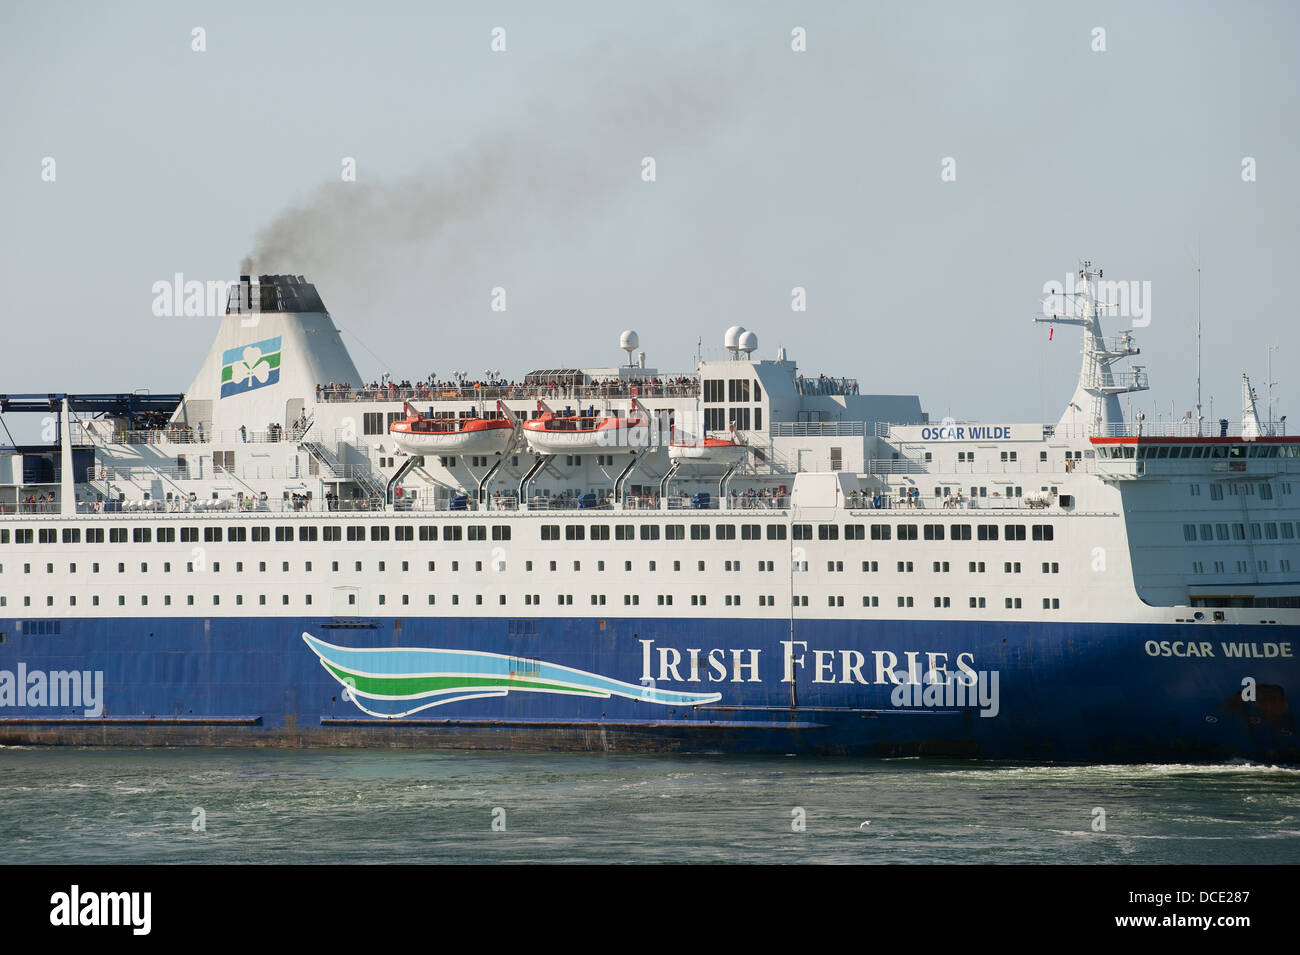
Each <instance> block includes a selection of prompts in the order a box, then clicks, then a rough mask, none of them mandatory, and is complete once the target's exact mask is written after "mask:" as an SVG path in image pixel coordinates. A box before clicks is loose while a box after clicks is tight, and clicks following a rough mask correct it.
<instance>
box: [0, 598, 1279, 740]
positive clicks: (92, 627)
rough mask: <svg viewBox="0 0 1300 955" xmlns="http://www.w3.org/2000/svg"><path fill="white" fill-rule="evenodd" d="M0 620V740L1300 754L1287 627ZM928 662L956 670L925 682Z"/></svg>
mask: <svg viewBox="0 0 1300 955" xmlns="http://www.w3.org/2000/svg"><path fill="white" fill-rule="evenodd" d="M0 633H3V634H4V637H3V642H0V743H4V744H23V743H27V744H39V743H48V744H104V745H169V744H187V743H189V744H211V745H278V746H393V745H397V746H421V747H430V748H436V747H470V748H492V749H592V750H614V751H618V750H627V751H684V752H751V753H760V752H769V753H824V754H861V755H871V756H945V757H948V756H958V757H977V758H990V759H1031V760H1086V761H1107V762H1115V761H1220V760H1226V759H1234V758H1245V759H1251V760H1257V761H1263V762H1271V763H1300V727H1297V720H1296V713H1295V711H1294V710H1293V709H1292V708H1291V706H1290V701H1291V700H1293V699H1300V696H1297V694H1300V663H1298V662H1297V660H1296V659H1295V656H1294V654H1295V653H1296V652H1297V648H1298V646H1297V645H1298V643H1300V642H1298V641H1297V640H1296V632H1295V628H1293V627H1282V626H1263V625H1261V626H1251V627H1233V626H1231V625H1223V624H1218V625H1210V624H1199V625H1185V626H1124V625H1096V624H1050V625H1049V624H1040V623H1035V624H1015V623H1005V622H989V623H979V622H972V621H960V622H948V621H919V622H918V621H903V620H892V621H828V620H822V621H817V620H796V621H795V623H794V626H793V631H792V629H791V625H790V622H789V621H781V620H772V621H755V620H729V619H710V620H696V619H692V620H685V619H677V620H673V619H661V618H622V619H615V618H604V619H602V618H595V617H592V618H572V619H552V618H540V619H505V618H499V617H498V618H438V617H402V618H377V619H366V620H339V619H337V618H322V617H299V618H294V617H273V618H256V617H253V618H249V617H237V618H231V617H226V618H222V617H212V618H208V619H204V618H194V619H172V618H145V617H136V618H117V619H103V618H95V619H85V618H62V619H59V620H42V621H36V620H22V619H14V618H8V619H0ZM967 671H969V673H970V674H972V676H970V677H969V678H968V679H970V680H972V681H974V682H975V684H976V685H973V686H971V687H969V688H965V683H964V680H965V679H967V677H965V674H966V673H967ZM72 673H75V674H77V677H78V678H77V679H72V680H71V681H70V678H69V674H72ZM927 673H936V674H938V675H939V676H942V677H949V676H950V675H951V676H954V677H957V679H951V678H950V679H947V682H946V683H940V684H937V685H933V686H932V689H933V692H932V693H931V694H930V698H929V699H927V698H926V693H925V691H926V689H927V687H928V685H929V684H928V680H930V679H932V678H929V677H927V676H926V674H927ZM992 674H996V678H995V679H996V684H995V685H994V682H993V681H994V678H993V677H992V676H991V675H992ZM977 677H978V679H977ZM896 680H897V681H898V682H897V683H895V681H896ZM96 681H102V683H101V684H100V688H99V689H98V690H97V691H96V690H95V686H96ZM981 681H982V682H981ZM56 684H57V689H56ZM78 684H84V685H78ZM954 684H956V685H958V686H960V687H962V688H963V690H961V691H959V690H954V689H952V687H953V686H954ZM900 686H901V689H899V687H900ZM981 687H982V688H983V689H985V690H991V691H992V692H991V693H988V694H985V696H983V697H981V696H980V695H979V692H978V691H979V690H980V688H981ZM78 691H79V692H80V695H79V696H75V695H72V694H74V693H75V692H78ZM963 691H964V693H965V695H964V696H952V695H949V696H947V697H945V696H944V693H945V692H947V693H950V694H952V693H954V692H963Z"/></svg>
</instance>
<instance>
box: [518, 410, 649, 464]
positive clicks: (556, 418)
mask: <svg viewBox="0 0 1300 955" xmlns="http://www.w3.org/2000/svg"><path fill="white" fill-rule="evenodd" d="M645 424H646V419H645V418H643V417H641V416H640V415H631V416H629V417H626V418H618V417H615V416H613V415H608V416H603V415H557V414H554V413H552V412H550V411H547V412H545V413H543V414H542V415H541V417H538V418H533V419H531V420H529V421H525V422H524V439H525V440H526V441H527V442H528V447H529V449H530V450H532V452H533V453H534V454H574V453H578V452H582V451H596V450H603V449H605V448H627V447H630V446H637V447H641V446H644V444H645V442H644V440H642V441H641V442H640V444H634V443H633V442H632V441H629V440H628V432H629V431H631V430H632V429H633V428H640V427H643V426H645Z"/></svg>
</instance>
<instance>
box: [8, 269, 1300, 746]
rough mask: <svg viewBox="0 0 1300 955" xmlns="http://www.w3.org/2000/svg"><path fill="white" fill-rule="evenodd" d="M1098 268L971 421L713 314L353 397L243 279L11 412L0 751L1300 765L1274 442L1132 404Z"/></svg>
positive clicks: (301, 297)
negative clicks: (527, 362)
mask: <svg viewBox="0 0 1300 955" xmlns="http://www.w3.org/2000/svg"><path fill="white" fill-rule="evenodd" d="M1097 278H1098V272H1097V271H1096V270H1094V269H1093V267H1092V265H1091V264H1090V263H1083V265H1082V266H1081V267H1080V269H1079V270H1078V279H1079V283H1078V289H1079V291H1078V293H1077V295H1076V301H1075V304H1076V305H1077V306H1078V307H1077V308H1071V309H1070V310H1069V311H1068V314H1063V315H1059V316H1043V317H1042V318H1041V319H1040V320H1043V321H1048V322H1055V323H1057V324H1065V325H1073V326H1076V327H1078V328H1080V329H1081V332H1082V355H1083V361H1082V368H1081V371H1080V375H1079V380H1078V384H1077V386H1076V388H1075V390H1074V393H1073V395H1072V396H1071V398H1070V400H1069V402H1068V403H1067V405H1066V408H1065V411H1064V413H1063V414H1062V416H1061V418H1060V420H1058V421H1057V422H1055V423H1051V424H1041V423H1037V424H1024V423H1016V422H990V423H987V424H973V423H969V422H965V421H954V420H951V419H944V420H942V421H935V420H933V419H932V418H931V417H930V416H929V415H927V414H926V413H925V412H924V411H923V410H922V405H921V402H920V399H919V398H918V397H917V396H914V395H882V394H872V393H870V390H869V389H860V388H859V386H858V382H857V381H855V380H852V379H848V378H840V377H826V376H825V375H817V376H816V377H812V376H805V375H803V374H800V372H799V368H798V366H797V364H796V362H795V361H794V359H793V358H792V357H790V356H789V355H787V354H786V352H785V350H784V349H781V350H778V351H776V352H775V357H770V358H767V357H760V356H759V355H758V354H757V352H758V339H757V336H756V334H755V333H754V332H752V331H747V330H745V329H744V328H741V327H740V326H736V327H733V328H731V329H728V330H727V331H726V333H725V335H724V344H725V346H726V351H725V353H723V354H724V357H721V358H719V359H717V360H713V359H709V360H705V359H704V358H700V359H699V360H698V361H697V364H696V367H695V368H694V369H693V370H691V371H690V372H686V373H680V374H678V373H673V374H669V373H661V372H660V371H658V370H657V369H655V368H652V367H648V366H647V364H646V358H645V353H644V352H641V353H640V355H639V356H638V355H636V352H637V350H638V348H639V341H638V339H637V336H636V334H635V333H634V332H625V333H624V334H623V336H622V339H621V341H620V346H621V347H622V348H623V350H624V351H625V352H626V355H627V360H626V362H623V360H622V359H620V360H619V364H617V365H616V366H611V367H578V366H576V365H575V366H574V367H570V368H552V369H540V370H536V371H532V372H530V373H528V374H527V375H525V376H524V377H523V378H522V379H521V380H511V381H508V380H506V379H505V378H503V377H502V376H501V375H500V374H499V373H489V374H487V375H485V376H484V378H483V379H482V380H471V379H470V376H467V375H462V374H458V375H454V376H450V377H448V376H437V375H430V376H428V378H427V379H426V380H424V381H414V382H402V383H400V384H399V383H396V382H392V381H388V380H384V381H382V382H374V383H372V384H370V385H366V384H363V382H364V379H363V378H362V376H361V374H360V373H359V371H358V369H357V367H356V366H355V365H354V364H353V361H352V358H351V357H350V355H349V353H348V350H347V349H346V348H345V347H344V344H343V342H342V340H341V339H340V336H339V332H338V329H337V327H336V326H335V324H334V322H333V320H332V319H331V317H330V315H329V313H328V311H327V310H326V308H325V305H324V304H323V302H322V300H321V298H320V296H319V294H318V293H317V291H316V289H315V288H314V287H313V286H312V285H311V284H309V283H308V282H307V281H305V279H304V278H303V277H302V276H290V275H263V276H260V277H253V276H244V277H242V278H241V280H240V282H239V283H237V284H235V285H233V286H232V287H231V291H230V295H229V300H228V303H227V306H226V311H225V315H224V317H223V318H221V320H220V322H221V324H220V328H219V330H218V332H217V336H216V341H215V343H214V344H213V346H212V348H211V350H210V351H209V353H208V355H207V357H206V358H205V359H204V361H203V363H202V365H201V366H200V368H199V370H198V373H197V375H196V376H195V378H194V380H193V382H192V384H191V385H190V387H189V388H188V389H187V390H186V391H185V393H184V394H170V395H168V394H153V393H148V392H141V391H136V392H131V393H123V394H107V395H104V394H94V395H89V394H71V393H51V394H41V395H31V394H23V395H19V394H11V395H3V396H0V415H4V414H15V413H22V412H30V413H36V414H41V415H44V416H47V417H48V418H49V419H50V420H51V422H52V424H53V428H52V429H51V431H52V433H53V438H54V440H53V441H52V442H51V443H50V444H48V445H40V446H13V447H9V448H5V449H3V450H0V743H4V744H42V743H45V744H105V745H132V746H136V745H171V744H204V745H277V746H423V747H431V748H434V747H472V748H499V749H586V750H633V751H683V752H767V753H830V754H859V755H867V756H879V757H894V756H936V757H975V758H988V759H1033V760H1086V761H1108V762H1113V761H1209V760H1225V759H1233V758H1242V759H1249V760H1258V761H1266V762H1281V763H1296V762H1300V742H1298V739H1297V735H1296V733H1297V726H1296V714H1295V712H1294V711H1293V710H1292V709H1291V708H1290V701H1291V700H1292V699H1300V695H1298V694H1300V665H1298V664H1297V661H1296V652H1297V643H1300V640H1298V639H1297V634H1298V633H1300V550H1298V548H1297V535H1298V534H1300V506H1298V504H1300V493H1298V492H1300V441H1298V440H1297V439H1296V438H1293V437H1289V436H1287V435H1286V434H1285V433H1284V424H1285V418H1283V419H1282V421H1281V422H1280V423H1278V424H1274V423H1273V422H1272V417H1271V415H1268V416H1266V418H1267V420H1261V418H1260V415H1259V413H1258V412H1257V409H1256V407H1255V399H1254V394H1253V392H1252V390H1251V388H1250V385H1249V381H1248V380H1245V379H1244V376H1243V408H1242V414H1241V419H1240V421H1234V422H1229V421H1226V420H1224V421H1219V422H1210V423H1209V424H1208V425H1207V423H1206V422H1205V421H1203V420H1201V419H1200V417H1199V415H1198V416H1197V417H1192V416H1191V415H1190V413H1189V415H1188V417H1187V418H1186V419H1185V420H1182V421H1174V422H1153V423H1149V422H1146V421H1145V420H1144V419H1143V416H1142V415H1140V414H1139V415H1137V416H1136V420H1126V418H1125V415H1124V413H1123V409H1122V406H1121V402H1120V396H1121V395H1125V394H1128V393H1131V392H1137V391H1141V390H1144V389H1145V388H1146V387H1147V377H1146V371H1145V369H1143V368H1141V367H1137V366H1133V365H1132V364H1131V360H1132V359H1133V358H1134V357H1135V356H1137V355H1138V349H1137V346H1136V344H1135V343H1134V340H1133V336H1132V335H1131V334H1123V335H1120V336H1117V337H1106V336H1104V335H1103V330H1102V315H1103V311H1104V303H1102V302H1100V301H1099V296H1098V292H1097V289H1098V282H1097ZM1198 412H1199V408H1198ZM1293 562H1294V564H1295V566H1293Z"/></svg>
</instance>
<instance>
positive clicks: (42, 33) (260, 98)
mask: <svg viewBox="0 0 1300 955" xmlns="http://www.w3.org/2000/svg"><path fill="white" fill-rule="evenodd" d="M1298 11H1300V5H1297V4H1294V3H1285V2H1277V3H1231V4H1229V3H1226V2H1225V3H1217V4H1205V3H1186V2H1168V3H1116V4H1107V3H1089V4H1077V3H1031V2H1025V3H1014V4H1013V3H980V4H976V3H969V2H951V3H888V4H881V3H845V4H833V3H827V2H817V3H803V4H800V3H772V4H765V5H756V4H751V3H734V4H723V3H712V4H700V3H681V4H674V3H665V2H655V3H645V4H639V5H633V4H625V3H620V4H607V3H582V4H579V3H572V4H564V3H545V4H539V3H493V4H450V3H427V2H425V3H414V2H412V3H396V2H392V3H385V2H368V3H242V2H228V0H222V2H220V3H135V4H132V3H108V4H105V3H59V2H40V3H34V2H18V0H5V3H4V5H3V8H2V9H0V109H2V110H3V120H4V136H3V148H2V149H0V195H2V196H3V204H2V205H0V209H3V219H2V224H0V275H3V283H4V295H3V299H0V321H2V322H3V335H2V336H0V392H29V391H42V392H43V391H64V390H67V391H129V390H134V389H140V388H146V389H150V390H153V391H180V390H182V389H183V388H185V387H186V386H187V385H188V383H189V381H190V379H191V378H192V376H193V374H194V372H195V370H196V369H197V368H198V365H199V363H200V361H201V359H202V358H203V356H204V354H205V353H206V351H207V349H208V347H209V344H210V342H211V339H212V336H213V335H214V333H215V330H216V324H217V319H215V318H157V317H154V316H153V314H152V313H151V304H152V302H153V293H152V291H151V287H152V285H153V283H154V282H155V281H158V280H160V279H170V278H171V277H172V275H173V273H176V272H181V273H184V275H185V276H186V278H190V279H199V280H201V281H202V280H207V279H232V278H234V277H235V276H236V274H237V272H238V269H239V265H240V262H241V260H242V259H243V258H244V257H245V256H247V255H249V254H257V255H258V256H259V258H260V260H261V261H260V262H258V264H259V265H260V266H264V267H266V268H275V269H277V270H289V271H294V272H301V273H303V274H305V275H306V277H307V278H308V279H309V280H310V281H312V282H314V283H315V284H316V286H317V288H318V289H319V290H320V292H321V295H322V296H323V298H324V300H325V302H326V305H327V306H328V307H329V308H330V311H331V313H332V314H333V315H334V317H335V320H336V321H337V322H338V323H339V324H340V325H341V326H342V327H343V329H344V330H345V335H344V339H345V341H346V342H347V344H348V346H349V348H350V349H351V350H352V354H353V357H354V359H355V361H356V363H357V365H358V367H359V368H360V369H361V370H362V372H363V374H366V375H367V376H368V377H369V376H377V375H378V374H379V373H380V372H381V371H385V370H387V371H391V372H392V373H393V374H394V375H395V376H396V377H398V378H402V377H416V376H420V377H422V376H424V375H426V374H428V373H429V372H431V371H436V372H438V373H440V374H441V375H444V376H449V375H450V373H451V372H452V371H454V370H458V369H461V370H466V371H470V372H472V373H475V374H478V373H480V372H482V371H483V370H484V369H487V368H493V369H500V370H501V371H502V372H503V374H505V375H507V376H510V377H519V376H522V374H523V373H524V372H526V371H527V370H529V369H531V368H535V367H553V366H578V365H604V364H615V363H617V362H618V360H619V359H620V358H621V357H622V355H623V353H622V352H621V351H619V349H618V347H617V345H618V336H619V332H620V331H621V330H622V329H624V328H635V329H636V330H637V331H638V332H639V333H640V337H641V344H642V348H643V349H644V350H645V351H646V352H647V360H648V362H649V363H650V364H651V365H655V366H657V367H659V368H660V369H661V370H663V371H684V370H688V369H689V368H691V367H692V364H693V358H692V356H693V355H694V352H695V348H696V340H697V338H699V337H701V336H702V337H703V339H704V346H705V353H706V355H707V354H709V353H717V352H719V351H720V345H721V339H722V333H723V330H724V329H725V328H726V327H727V326H728V325H731V324H735V323H739V324H743V325H745V326H746V327H748V328H751V329H754V330H755V331H756V332H757V333H758V335H759V339H760V349H759V356H760V357H773V356H774V354H775V350H776V348H777V346H779V345H784V346H786V347H787V349H788V351H789V354H790V357H792V358H794V359H796V360H797V361H798V362H799V365H800V369H801V371H803V372H804V373H806V374H812V375H816V374H818V373H820V372H825V373H827V374H831V375H845V376H850V377H856V378H857V379H858V380H859V381H860V382H861V384H862V390H863V391H865V392H903V393H916V394H919V395H920V396H921V401H922V405H923V407H925V408H926V410H928V411H929V412H930V413H931V415H932V416H934V417H936V418H937V417H941V416H943V415H944V414H948V413H951V414H953V415H954V416H956V417H958V418H978V419H982V420H1003V421H1033V420H1048V421H1054V420H1056V418H1057V417H1058V416H1059V414H1060V412H1061V409H1062V408H1063V406H1064V405H1065V403H1066V402H1067V401H1068V399H1069V397H1070V394H1071V392H1072V390H1073V382H1074V378H1075V376H1076V374H1077V366H1078V347H1077V346H1078V336H1077V335H1076V334H1075V333H1074V330H1068V329H1067V330H1063V331H1060V332H1058V333H1057V334H1056V336H1055V339H1054V340H1053V341H1052V342H1050V343H1049V342H1048V332H1047V329H1046V328H1045V327H1041V326H1034V325H1032V324H1031V322H1030V319H1031V317H1032V315H1033V314H1034V313H1035V312H1036V310H1037V309H1038V307H1039V302H1040V299H1041V297H1042V295H1041V289H1042V287H1043V285H1044V283H1045V282H1049V281H1052V280H1057V281H1060V280H1062V279H1063V278H1064V276H1065V273H1066V272H1067V271H1069V270H1072V269H1073V268H1074V267H1075V264H1076V262H1077V261H1078V260H1079V259H1082V258H1091V259H1093V260H1094V261H1095V262H1096V263H1098V264H1100V265H1101V266H1102V267H1103V268H1105V270H1106V277H1107V278H1108V279H1109V278H1115V279H1125V280H1136V281H1139V282H1141V281H1149V282H1151V283H1152V302H1151V317H1150V318H1151V322H1150V326H1149V327H1146V328H1140V329H1138V330H1137V332H1136V336H1137V339H1138V342H1139V344H1140V345H1141V346H1142V348H1143V355H1142V360H1143V361H1144V362H1145V363H1146V367H1147V368H1148V370H1149V371H1150V374H1151V380H1152V384H1153V390H1152V391H1151V392H1150V393H1148V394H1146V395H1142V396H1138V397H1137V398H1135V399H1134V402H1133V408H1134V410H1136V409H1137V408H1139V407H1141V408H1143V409H1144V410H1145V411H1146V413H1147V416H1148V418H1154V417H1155V416H1156V415H1157V414H1159V415H1161V416H1166V417H1167V416H1168V415H1169V414H1170V410H1171V407H1173V408H1175V409H1176V411H1177V412H1178V414H1180V415H1181V413H1182V412H1183V411H1184V410H1187V409H1190V408H1191V407H1192V405H1193V403H1194V385H1195V371H1196V360H1195V354H1196V353H1195V333H1194V323H1193V315H1194V295H1193V289H1194V287H1195V271H1194V270H1195V262H1196V258H1197V249H1198V248H1199V257H1200V261H1201V263H1202V267H1203V273H1202V287H1203V314H1204V319H1205V338H1204V354H1205V376H1204V380H1205V386H1204V393H1205V396H1206V406H1207V410H1206V414H1207V416H1208V414H1209V409H1208V405H1209V396H1210V395H1213V396H1214V399H1215V404H1214V412H1215V417H1220V416H1225V415H1226V416H1227V417H1230V418H1236V416H1237V414H1238V410H1239V380H1240V374H1241V372H1242V371H1248V372H1250V373H1251V375H1252V379H1253V380H1254V381H1255V382H1256V385H1257V388H1258V391H1259V393H1260V396H1261V399H1262V398H1263V396H1264V393H1265V387H1264V382H1265V374H1264V368H1265V362H1266V357H1267V352H1266V347H1267V346H1268V345H1269V344H1275V345H1278V346H1280V349H1281V350H1280V351H1278V352H1276V353H1275V355H1274V377H1275V378H1276V379H1277V380H1278V382H1279V385H1278V388H1277V390H1276V392H1275V393H1276V394H1277V396H1278V397H1279V399H1280V400H1279V402H1278V408H1279V413H1287V412H1295V411H1296V410H1297V401H1296V399H1297V397H1300V391H1298V386H1297V382H1296V378H1295V376H1294V375H1293V374H1292V373H1291V371H1292V369H1294V368H1295V367H1296V364H1297V362H1300V333H1297V331H1296V329H1297V324H1296V318H1295V297H1296V296H1295V285H1296V273H1297V269H1296V267H1295V263H1297V262H1300V202H1298V201H1297V199H1298V198H1300V179H1298V177H1300V133H1298V130H1297V124H1298V122H1300V102H1297V100H1298V99H1300V82H1297V80H1298V79H1300V65H1297V64H1300V57H1298V56H1297V53H1296V50H1297V48H1298V46H1300V29H1298V27H1300V12H1298ZM495 27H501V28H504V30H505V40H506V50H505V52H493V51H492V49H491V43H492V30H493V28H495ZM796 27H802V28H804V29H805V30H806V36H807V41H806V42H807V50H806V52H795V51H793V50H792V49H791V42H792V39H791V31H792V30H793V29H794V28H796ZM1097 27H1100V28H1103V29H1104V30H1105V46H1106V49H1105V51H1104V52H1096V51H1094V50H1093V46H1094V44H1095V42H1096V41H1095V40H1094V32H1093V31H1094V28H1097ZM195 28H202V29H203V30H204V31H205V39H206V47H207V49H206V51H205V52H195V51H194V50H193V49H192V43H193V33H192V31H193V30H194V29H195ZM46 157H52V158H53V159H54V160H55V175H56V178H55V180H54V181H53V182H47V181H43V179H42V169H43V165H42V164H43V160H44V159H45V158H46ZM345 157H352V158H353V159H355V162H356V172H357V176H356V182H343V181H342V179H341V169H342V162H343V160H344V158H345ZM644 157H653V158H654V160H655V164H656V169H655V172H656V180H655V181H653V182H645V181H643V179H642V160H643V158H644ZM945 157H952V158H953V159H955V161H956V179H955V181H951V182H945V181H942V180H941V176H940V172H941V162H942V160H943V159H944V158H945ZM1244 157H1252V158H1253V159H1254V160H1255V164H1256V176H1257V179H1256V181H1253V182H1245V181H1243V178H1242V161H1243V158H1244ZM1287 263H1292V264H1291V265H1289V266H1288V265H1287ZM498 286H499V287H503V288H504V289H505V290H506V294H507V306H508V308H507V310H506V311H505V312H503V313H502V312H493V311H492V310H491V309H490V304H491V293H492V289H493V288H494V287H498ZM795 286H801V287H803V288H805V289H806V290H807V302H808V308H807V311H806V312H794V311H792V310H791V307H790V301H791V289H792V288H793V287H795ZM1126 324H1128V323H1127V322H1118V321H1112V322H1111V323H1110V330H1112V331H1119V330H1120V329H1121V328H1122V327H1123V326H1124V325H1126ZM361 343H364V346H363V345H362V344H361ZM1262 410H1263V408H1262V400H1261V411H1262ZM9 420H10V422H11V427H12V426H13V423H12V418H11V419H9ZM1295 424H1296V425H1297V426H1300V420H1297V421H1296V422H1295ZM1291 430H1292V431H1293V432H1294V430H1295V429H1294V428H1293V429H1291Z"/></svg>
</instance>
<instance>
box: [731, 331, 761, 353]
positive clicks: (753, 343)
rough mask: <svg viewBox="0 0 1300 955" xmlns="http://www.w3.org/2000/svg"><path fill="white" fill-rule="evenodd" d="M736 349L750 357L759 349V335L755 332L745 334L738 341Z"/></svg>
mask: <svg viewBox="0 0 1300 955" xmlns="http://www.w3.org/2000/svg"><path fill="white" fill-rule="evenodd" d="M736 347H737V348H739V349H740V350H741V351H743V352H744V353H745V357H749V355H751V354H752V353H753V352H754V350H755V349H756V348H758V335H757V334H755V333H754V332H745V333H743V334H742V335H741V336H740V338H739V339H738V340H737V342H736Z"/></svg>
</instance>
